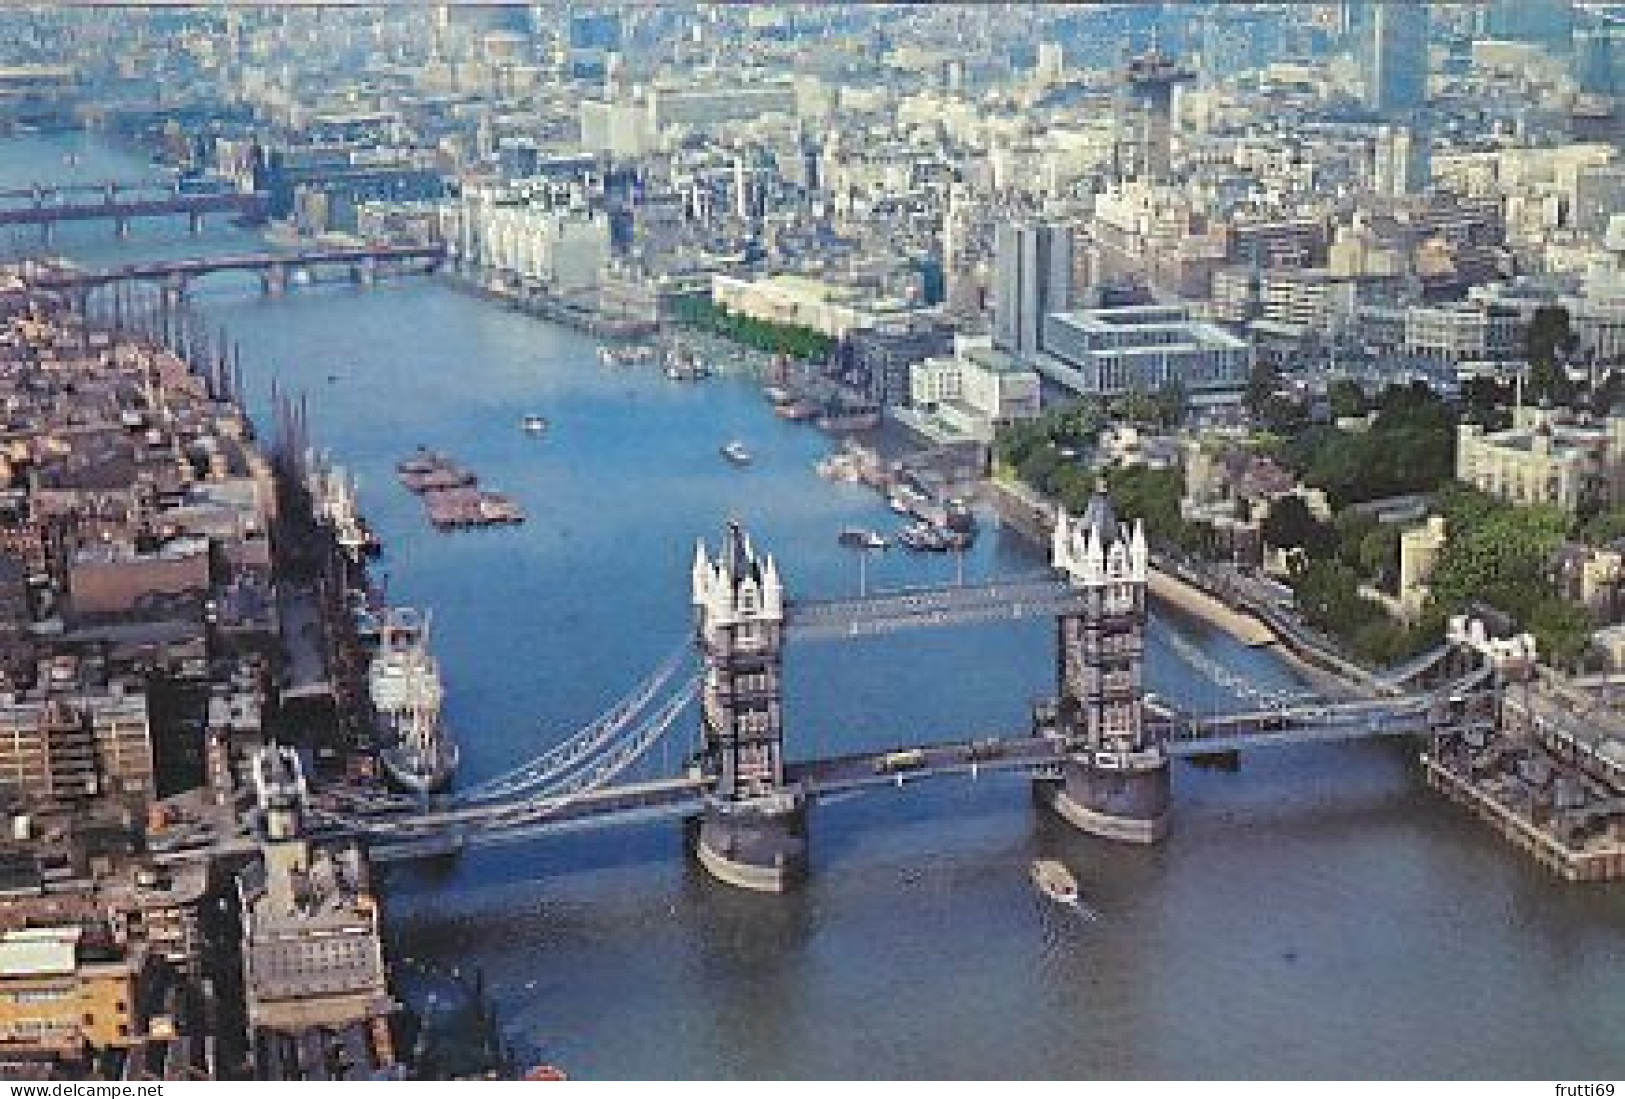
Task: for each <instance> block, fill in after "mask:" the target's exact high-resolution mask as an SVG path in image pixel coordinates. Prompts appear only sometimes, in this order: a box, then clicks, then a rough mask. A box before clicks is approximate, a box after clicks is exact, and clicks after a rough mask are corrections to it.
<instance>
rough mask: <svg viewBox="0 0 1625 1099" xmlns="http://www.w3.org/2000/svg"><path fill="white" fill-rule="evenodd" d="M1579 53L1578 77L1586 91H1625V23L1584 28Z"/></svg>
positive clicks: (1589, 92)
mask: <svg viewBox="0 0 1625 1099" xmlns="http://www.w3.org/2000/svg"><path fill="white" fill-rule="evenodd" d="M1575 53H1576V56H1575V79H1576V80H1578V81H1579V84H1580V90H1581V91H1582V92H1586V93H1587V94H1589V95H1621V94H1625V25H1621V24H1614V25H1611V26H1602V27H1594V28H1592V29H1591V30H1588V31H1584V32H1582V33H1581V35H1580V39H1579V43H1578V46H1577V48H1576V51H1575Z"/></svg>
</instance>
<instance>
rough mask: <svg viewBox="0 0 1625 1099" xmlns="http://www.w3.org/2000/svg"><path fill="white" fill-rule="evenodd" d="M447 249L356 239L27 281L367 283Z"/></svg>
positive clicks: (181, 287) (72, 271)
mask: <svg viewBox="0 0 1625 1099" xmlns="http://www.w3.org/2000/svg"><path fill="white" fill-rule="evenodd" d="M445 254H446V253H445V249H444V248H443V247H441V246H440V245H434V244H424V245H418V244H359V245H348V246H341V247H331V248H304V249H299V250H295V251H287V252H254V253H248V254H240V255H227V256H193V257H188V258H185V259H172V260H151V261H146V262H142V263H129V264H124V265H122V266H119V267H107V268H94V269H85V268H78V267H71V266H65V265H56V266H52V267H49V268H46V269H44V270H41V271H39V272H37V273H35V274H33V275H31V276H30V278H29V281H30V283H31V284H32V285H33V286H35V287H36V288H38V289H41V290H47V291H57V292H64V293H84V292H88V291H91V290H94V289H98V288H100V287H104V286H108V285H111V284H113V283H119V282H150V283H157V284H159V285H162V286H163V287H165V288H166V289H168V290H170V291H171V292H174V293H177V294H182V293H184V292H185V291H186V289H187V288H188V287H189V286H190V284H191V283H192V282H193V281H195V280H197V279H200V278H203V277H206V276H208V275H215V274H220V273H223V272H238V273H242V272H250V273H254V274H258V275H259V276H260V280H261V285H262V288H263V289H264V290H265V291H266V292H267V293H278V292H280V291H282V290H285V289H287V287H288V285H289V283H290V281H291V280H292V276H293V274H294V273H295V272H301V271H302V272H306V273H307V274H308V273H310V272H313V271H317V270H320V269H323V268H327V269H333V270H340V271H343V272H345V273H346V274H348V276H349V277H350V278H351V279H352V280H354V281H356V282H363V283H365V282H372V281H373V280H374V279H376V278H380V277H383V276H384V275H388V274H410V273H414V272H418V271H434V270H438V269H439V267H440V264H441V263H442V261H443V260H444V259H445Z"/></svg>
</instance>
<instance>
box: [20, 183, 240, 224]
mask: <svg viewBox="0 0 1625 1099" xmlns="http://www.w3.org/2000/svg"><path fill="white" fill-rule="evenodd" d="M264 210H265V196H263V195H259V194H247V193H242V192H237V191H228V192H225V193H221V194H206V195H174V194H172V195H168V196H166V197H163V198H142V199H131V200H128V201H114V202H79V203H71V204H62V205H43V206H13V207H0V228H4V227H6V226H12V225H55V224H56V223H57V222H62V221H97V220H102V221H131V220H133V219H135V218H156V217H172V216H179V215H183V214H184V215H189V216H193V217H201V216H203V215H205V214H222V213H236V214H241V215H243V216H245V217H257V216H259V215H260V214H262V213H263V212H264Z"/></svg>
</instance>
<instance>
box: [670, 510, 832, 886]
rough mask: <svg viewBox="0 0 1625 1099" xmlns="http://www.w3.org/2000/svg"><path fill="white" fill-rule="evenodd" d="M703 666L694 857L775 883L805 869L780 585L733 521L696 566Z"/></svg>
mask: <svg viewBox="0 0 1625 1099" xmlns="http://www.w3.org/2000/svg"><path fill="white" fill-rule="evenodd" d="M692 581H693V598H694V608H695V612H696V634H695V640H696V642H697V644H698V647H699V653H700V662H701V666H702V672H701V674H702V676H703V680H702V684H701V688H700V736H701V759H700V765H701V767H702V768H704V770H705V773H706V775H707V776H708V777H710V778H711V779H712V781H713V786H712V789H711V792H710V794H709V795H708V796H707V798H706V805H705V809H704V812H703V813H702V815H701V817H700V819H699V821H698V827H697V830H696V831H695V833H694V852H695V856H696V857H697V858H698V859H699V862H700V865H702V866H704V867H705V869H706V870H707V871H709V872H710V873H711V874H712V875H713V876H714V877H716V878H717V879H718V880H719V881H723V882H726V883H727V884H729V885H733V886H737V887H739V888H741V889H752V890H756V891H758V892H765V893H781V892H784V891H785V890H786V889H788V888H790V887H791V886H792V885H793V884H795V883H796V882H797V881H799V880H800V879H801V878H802V877H803V876H805V874H806V872H807V816H806V803H805V799H804V798H803V796H802V794H801V792H800V791H799V790H797V789H795V788H793V787H790V786H788V785H787V784H786V783H785V778H784V706H783V678H782V675H781V669H782V654H783V647H784V589H783V586H782V585H781V584H780V582H779V573H778V567H777V565H775V564H774V561H773V558H772V557H771V556H769V555H764V554H758V553H757V552H756V549H755V547H754V546H752V545H751V541H750V538H749V537H748V536H747V535H746V534H745V532H744V531H743V530H742V529H741V528H740V527H739V525H738V524H737V523H730V524H729V526H728V530H727V533H726V534H725V535H724V536H723V541H722V546H721V547H720V550H719V552H718V554H717V555H716V557H714V558H713V557H712V556H711V554H710V553H709V551H708V550H707V548H706V546H705V544H704V543H703V542H701V543H700V544H699V545H698V546H697V547H696V549H695V553H694V566H693V571H692Z"/></svg>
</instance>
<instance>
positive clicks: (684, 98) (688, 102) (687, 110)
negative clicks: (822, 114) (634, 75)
mask: <svg viewBox="0 0 1625 1099" xmlns="http://www.w3.org/2000/svg"><path fill="white" fill-rule="evenodd" d="M648 110H649V124H650V126H651V127H652V128H653V130H654V131H655V132H657V133H658V132H659V131H661V130H664V129H666V127H668V126H690V127H694V128H698V129H704V128H706V127H709V126H714V125H718V124H720V123H726V122H742V121H745V120H747V119H752V118H760V117H761V116H762V115H767V114H782V115H786V116H788V117H791V118H794V117H795V116H796V87H795V85H794V84H790V83H784V84H762V85H757V86H755V87H751V86H745V87H732V88H654V89H652V90H651V91H650V92H649V107H648Z"/></svg>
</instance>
